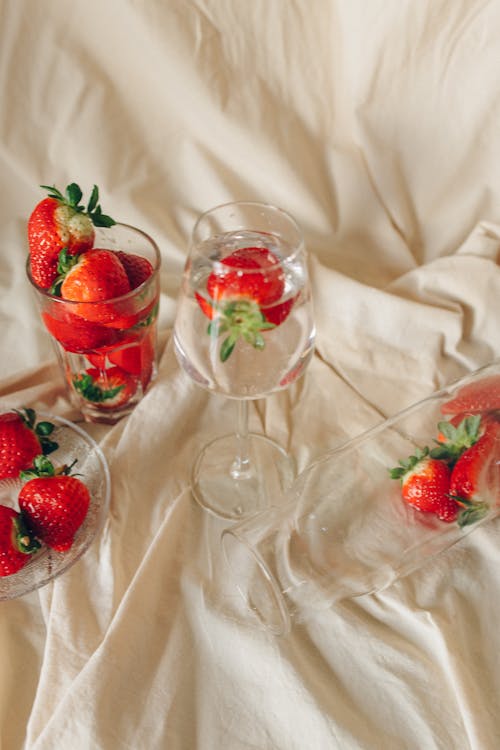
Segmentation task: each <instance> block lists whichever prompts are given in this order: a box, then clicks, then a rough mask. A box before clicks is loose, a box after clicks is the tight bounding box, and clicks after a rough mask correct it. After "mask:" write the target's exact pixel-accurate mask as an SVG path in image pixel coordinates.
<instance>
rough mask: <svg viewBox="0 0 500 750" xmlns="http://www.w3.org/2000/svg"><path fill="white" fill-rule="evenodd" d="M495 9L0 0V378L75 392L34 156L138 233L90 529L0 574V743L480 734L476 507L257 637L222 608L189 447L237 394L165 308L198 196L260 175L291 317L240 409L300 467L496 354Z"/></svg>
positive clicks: (328, 744)
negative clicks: (331, 600) (128, 399)
mask: <svg viewBox="0 0 500 750" xmlns="http://www.w3.org/2000/svg"><path fill="white" fill-rule="evenodd" d="M499 37H500V7H499V4H498V3H495V2H487V0H419V1H418V2H415V1H414V0H294V1H293V2H291V1H290V0H191V1H189V2H186V0H148V1H147V2H140V0H105V1H104V2H102V1H100V0H86V2H73V3H70V2H66V1H65V0H2V1H0V163H1V171H0V187H1V201H0V236H1V243H2V251H1V253H0V325H1V338H0V377H1V380H0V399H1V404H2V405H13V406H21V405H29V406H33V407H35V408H38V409H44V410H46V411H49V412H52V413H54V414H59V415H62V416H66V417H69V418H71V419H73V420H75V421H78V420H79V415H78V414H77V413H76V412H74V410H73V409H72V408H71V406H70V405H69V403H68V401H67V399H66V395H65V392H64V390H63V384H62V381H61V379H60V376H59V374H58V371H57V366H56V363H55V360H54V355H53V352H52V349H51V348H50V343H49V341H48V339H47V337H46V334H45V332H44V330H43V329H42V326H41V324H40V322H39V321H38V318H37V313H36V310H35V307H34V302H33V299H32V296H31V291H30V289H29V287H28V283H27V281H26V279H25V276H24V262H25V256H26V251H27V247H26V234H25V233H26V220H27V217H28V215H29V213H30V212H31V210H32V208H33V206H34V205H35V203H36V202H37V201H38V200H39V199H40V198H41V197H42V196H41V190H40V189H39V187H38V186H39V185H40V184H53V183H55V184H56V185H58V186H60V187H64V186H65V185H66V184H67V183H69V182H71V181H76V182H78V183H80V184H81V185H82V187H84V188H85V190H87V191H88V190H89V189H90V188H91V186H92V185H93V184H94V183H97V184H98V185H99V187H100V190H101V199H102V204H103V207H104V209H105V210H106V211H107V212H109V213H111V214H112V215H113V216H114V217H115V218H117V219H121V220H124V221H127V222H128V223H131V224H135V225H137V226H140V227H142V228H143V229H144V230H146V231H148V232H150V233H151V234H152V235H153V236H154V237H155V238H156V240H157V242H158V243H159V245H160V247H161V251H162V258H163V270H162V275H161V284H162V299H161V314H160V329H161V353H162V356H161V360H160V372H159V377H158V380H157V381H156V383H155V385H154V387H153V388H152V389H151V390H150V392H149V393H148V395H147V397H146V398H145V399H144V401H143V402H142V404H141V405H140V407H138V408H137V410H136V411H135V412H134V413H133V414H132V415H131V416H130V417H129V418H128V419H126V420H124V421H122V422H120V423H119V424H118V425H116V426H115V427H112V428H111V427H106V426H90V427H88V428H87V429H88V430H89V432H90V433H91V434H92V435H93V436H94V437H95V438H96V439H97V440H98V441H99V443H100V445H101V447H102V449H103V451H104V452H105V454H106V456H107V459H108V461H109V464H110V468H111V474H112V481H113V492H112V501H111V512H110V516H109V520H108V522H107V525H106V527H105V529H104V532H103V533H102V535H101V536H100V537H99V539H98V540H97V541H96V542H95V543H94V545H93V546H92V547H91V549H90V550H89V551H88V553H87V554H86V555H85V556H84V558H82V559H81V560H80V561H79V562H78V563H77V564H76V565H75V566H74V567H73V568H72V569H71V570H70V571H69V572H68V573H67V574H66V575H64V576H62V577H61V578H59V579H57V580H56V581H55V582H53V583H51V584H49V585H47V586H46V587H44V588H43V589H41V590H39V591H38V592H35V593H32V594H29V595H28V596H26V597H23V598H20V599H16V600H12V601H8V602H2V603H0V665H1V669H0V745H1V747H2V748H5V750H18V749H20V748H23V749H25V750H59V749H60V748H63V747H71V748H75V749H76V748H77V749H78V750H80V749H81V750H87V749H88V750H122V749H123V750H125V749H127V750H128V749H130V750H195V749H196V750H215V749H217V750H219V749H220V750H250V749H252V750H337V749H339V750H497V749H498V747H499V746H500V720H499V714H500V705H499V696H500V670H499V669H498V652H499V650H500V629H499V627H498V622H499V618H500V604H499V601H500V599H499V593H500V584H499V575H498V571H499V570H500V525H499V522H498V521H493V522H491V523H488V524H487V525H485V526H483V527H481V529H478V530H477V531H474V532H473V533H472V534H471V535H470V536H469V537H467V539H466V540H464V541H463V542H462V543H461V544H459V545H457V546H455V547H453V548H452V549H451V550H449V551H448V552H446V553H444V554H442V555H441V556H440V557H439V558H437V559H436V560H434V561H433V562H432V563H430V564H428V565H427V566H425V567H424V568H422V569H421V570H419V571H418V572H416V573H414V574H412V575H410V576H408V577H407V578H405V579H403V580H400V581H398V582H396V583H395V584H394V585H393V586H391V587H390V588H389V589H387V590H386V591H385V592H383V593H379V594H376V595H371V596H365V597H361V598H359V599H357V600H353V601H348V602H345V603H343V604H341V605H338V606H336V607H335V608H330V609H327V610H326V611H323V612H321V613H318V614H317V615H315V616H314V617H312V618H311V620H310V621H309V622H308V623H307V624H306V625H302V626H297V627H295V628H294V629H293V631H292V633H291V635H290V636H288V637H287V638H285V639H276V638H274V637H272V636H270V635H268V634H266V633H262V632H260V631H258V630H256V629H254V628H252V627H251V626H249V625H248V626H247V625H245V624H244V623H241V622H239V621H237V620H236V619H232V618H231V617H229V616H227V612H226V608H225V606H224V595H225V593H224V586H223V582H224V581H223V575H224V574H223V567H222V562H221V560H220V548H219V537H220V532H221V529H222V528H223V524H222V523H219V522H218V521H217V520H215V519H214V518H211V517H208V516H206V515H204V514H203V513H202V511H201V510H200V509H199V508H198V506H197V505H196V504H195V503H194V501H193V499H192V498H191V495H190V490H189V471H190V466H191V462H192V460H193V457H194V456H195V454H196V451H197V449H198V448H199V447H200V446H201V445H202V444H203V443H204V442H205V441H207V440H208V439H210V438H211V437H214V436H215V435H216V434H219V433H220V432H226V431H229V430H230V429H231V428H232V426H233V424H234V417H235V414H234V408H235V406H234V403H231V402H228V401H224V400H223V399H222V398H220V397H218V396H214V395H209V394H207V393H205V392H204V391H202V390H201V389H199V388H197V387H196V386H195V385H194V384H192V383H191V382H190V381H189V380H188V378H187V376H186V375H185V374H183V373H182V372H181V371H180V369H179V367H178V365H177V362H176V359H175V356H174V353H173V349H172V343H171V326H172V323H173V318H174V313H175V304H176V295H177V291H178V288H179V282H180V276H181V273H182V268H183V264H184V260H185V257H186V252H187V243H188V238H189V234H190V231H191V228H192V225H193V223H194V221H195V219H196V218H197V216H198V215H199V214H200V213H201V212H203V211H204V210H206V209H208V208H210V207H212V206H215V205H217V204H219V203H223V202H226V201H231V200H238V199H251V200H262V201H267V202H271V203H275V204H278V205H280V206H282V207H283V208H285V209H286V210H288V211H289V212H291V213H292V214H293V215H294V216H295V218H296V219H297V221H298V222H299V224H300V225H301V227H302V229H303V231H304V234H305V238H306V243H307V247H308V250H309V253H310V265H311V274H312V279H313V291H314V298H315V311H316V318H317V327H318V339H317V352H316V355H315V358H314V360H313V362H312V364H311V366H310V367H309V370H308V371H307V373H306V376H305V377H304V379H303V380H301V381H300V382H298V383H297V384H295V385H294V386H292V387H291V388H290V389H289V390H288V391H285V392H282V393H280V394H278V395H274V396H272V397H270V398H268V399H267V400H265V401H260V402H256V403H255V404H253V405H252V408H251V413H250V419H251V427H252V428H253V429H255V430H264V431H265V432H266V434H268V435H269V436H270V437H273V438H275V439H276V440H278V441H279V442H281V443H282V444H283V445H285V446H286V447H287V448H288V449H289V450H290V451H291V453H292V454H293V455H294V457H295V458H296V460H297V464H298V466H299V468H303V467H305V466H307V465H308V463H309V462H310V461H311V460H312V459H313V458H315V457H317V456H319V455H321V454H322V453H323V452H324V451H326V450H328V449H331V448H333V447H334V446H335V445H337V444H339V443H340V442H341V441H343V440H345V439H346V438H348V437H350V436H354V435H356V434H358V433H360V432H361V431H363V430H364V429H366V428H368V427H370V426H371V425H373V424H375V423H376V422H378V421H379V420H381V419H382V418H383V417H385V416H389V415H391V414H394V413H396V412H397V411H399V410H400V409H402V408H403V407H405V406H407V405H409V404H411V403H413V402H415V401H417V400H419V399H420V398H423V397H425V396H426V395H428V394H430V393H431V392H433V391H434V390H435V389H436V388H437V387H439V386H441V385H443V384H445V383H447V382H449V381H451V380H453V379H455V378H456V377H458V376H460V375H461V374H463V373H465V372H469V371H472V370H474V369H475V368H477V367H479V366H481V365H483V364H486V363H487V362H490V361H491V360H494V359H496V358H497V357H498V356H499V355H500V348H499V346H500V344H499V333H498V320H499V318H500V270H499V267H498V265H497V261H498V258H499V257H500V256H499V253H500V138H499V114H500V110H499V107H500V97H499V90H500V89H499V73H498V71H499V63H500V53H499V46H498V39H499ZM226 593H227V592H226Z"/></svg>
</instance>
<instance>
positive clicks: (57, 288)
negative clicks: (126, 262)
mask: <svg viewBox="0 0 500 750" xmlns="http://www.w3.org/2000/svg"><path fill="white" fill-rule="evenodd" d="M57 270H58V273H59V275H58V277H57V280H56V281H55V283H54V284H53V285H52V290H53V292H54V293H55V294H59V293H60V295H61V297H62V299H64V300H69V301H72V302H78V303H80V304H78V305H75V310H74V313H75V314H76V315H79V316H81V317H82V318H84V319H85V320H87V321H92V322H95V323H109V322H110V321H113V319H114V318H116V316H117V315H118V312H117V309H116V308H115V306H114V304H108V302H109V300H112V299H113V298H115V297H121V296H122V295H124V294H127V292H129V291H130V284H129V281H128V278H127V274H126V273H125V269H124V268H123V266H122V264H121V263H120V261H119V260H118V258H117V256H116V255H115V253H113V252H112V251H111V250H103V249H100V248H92V250H87V252H85V253H82V254H81V255H77V256H69V255H68V254H67V252H66V250H65V249H64V250H62V251H61V253H60V255H59V262H58V265H57ZM99 302H103V303H105V302H106V304H97V303H99Z"/></svg>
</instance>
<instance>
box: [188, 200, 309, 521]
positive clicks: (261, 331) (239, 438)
mask: <svg viewBox="0 0 500 750" xmlns="http://www.w3.org/2000/svg"><path fill="white" fill-rule="evenodd" d="M314 335H315V330H314V319H313V310H312V300H311V292H310V286H309V279H308V272H307V263H306V252H305V248H304V241H303V238H302V233H301V231H300V229H299V227H298V226H297V223H296V222H295V220H294V219H293V218H292V217H291V216H290V215H289V214H287V213H286V212H285V211H283V210H281V209H280V208H277V207H275V206H272V205H268V204H264V203H257V202H243V201H239V202H236V203H227V204H224V205H221V206H217V207H216V208H213V209H211V210H209V211H207V212H206V213H204V214H203V215H202V216H201V217H200V218H199V219H198V221H197V222H196V224H195V226H194V229H193V232H192V237H191V244H190V252H189V256H188V258H187V261H186V267H185V270H184V276H183V282H182V287H181V290H180V294H179V300H178V307H177V315H176V320H175V325H174V346H175V352H176V355H177V358H178V360H179V363H180V364H181V366H182V367H183V368H184V370H185V371H186V372H187V374H188V375H189V376H190V377H191V378H192V380H193V381H194V382H195V383H197V384H198V385H200V386H202V387H203V388H206V389H208V390H209V391H213V392H215V393H219V394H221V395H224V396H226V397H227V398H232V399H235V400H237V402H238V418H237V425H236V431H235V433H232V434H230V435H223V436H219V437H216V438H215V439H214V440H212V442H210V443H209V444H208V445H206V446H205V447H204V448H203V450H202V451H201V453H200V455H199V456H198V458H197V460H196V462H195V464H194V467H193V472H192V488H193V494H194V497H195V499H196V501H197V502H198V503H199V505H201V506H202V507H203V508H204V509H206V510H208V511H211V512H212V513H214V514H215V515H217V516H220V517H222V518H227V519H235V518H237V519H241V518H244V517H247V516H249V515H251V514H253V513H255V512H257V511H260V510H263V509H265V508H267V507H269V506H270V505H272V504H275V503H276V502H278V500H279V497H280V496H281V495H282V493H283V491H284V490H285V489H286V488H287V487H289V486H290V484H291V482H292V481H293V478H294V474H295V472H294V467H293V461H292V459H291V458H290V456H289V455H288V454H287V453H286V451H285V450H284V449H283V448H282V447H281V446H279V445H278V444H277V443H275V442H274V441H272V440H270V439H269V438H268V437H266V436H264V435H258V434H254V433H249V430H248V402H249V401H250V400H252V399H259V398H262V397H265V396H267V395H269V394H270V393H274V392H275V391H279V390H282V389H284V388H287V387H288V386H289V385H290V384H291V383H293V382H294V381H295V380H296V379H297V378H298V377H300V375H302V373H303V372H304V370H305V368H306V366H307V364H308V362H309V360H310V359H311V356H312V353H313V348H314Z"/></svg>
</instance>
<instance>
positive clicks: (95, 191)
mask: <svg viewBox="0 0 500 750" xmlns="http://www.w3.org/2000/svg"><path fill="white" fill-rule="evenodd" d="M98 202H99V188H98V187H97V185H94V187H93V188H92V193H91V194H90V200H89V202H88V204H87V213H89V214H91V213H92V212H93V211H94V209H95V208H96V206H97V204H98Z"/></svg>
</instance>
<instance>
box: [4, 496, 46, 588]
mask: <svg viewBox="0 0 500 750" xmlns="http://www.w3.org/2000/svg"><path fill="white" fill-rule="evenodd" d="M38 549H40V543H39V542H38V541H37V540H36V539H35V538H34V537H33V536H32V534H31V533H30V532H29V531H28V529H27V528H26V525H25V523H24V519H23V517H22V515H21V514H20V513H18V512H17V511H15V510H14V508H8V507H7V506H6V505H0V576H10V575H12V574H13V573H17V571H18V570H21V568H24V566H25V565H26V563H27V562H28V560H29V559H30V555H32V554H33V552H36V551H37V550H38Z"/></svg>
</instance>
